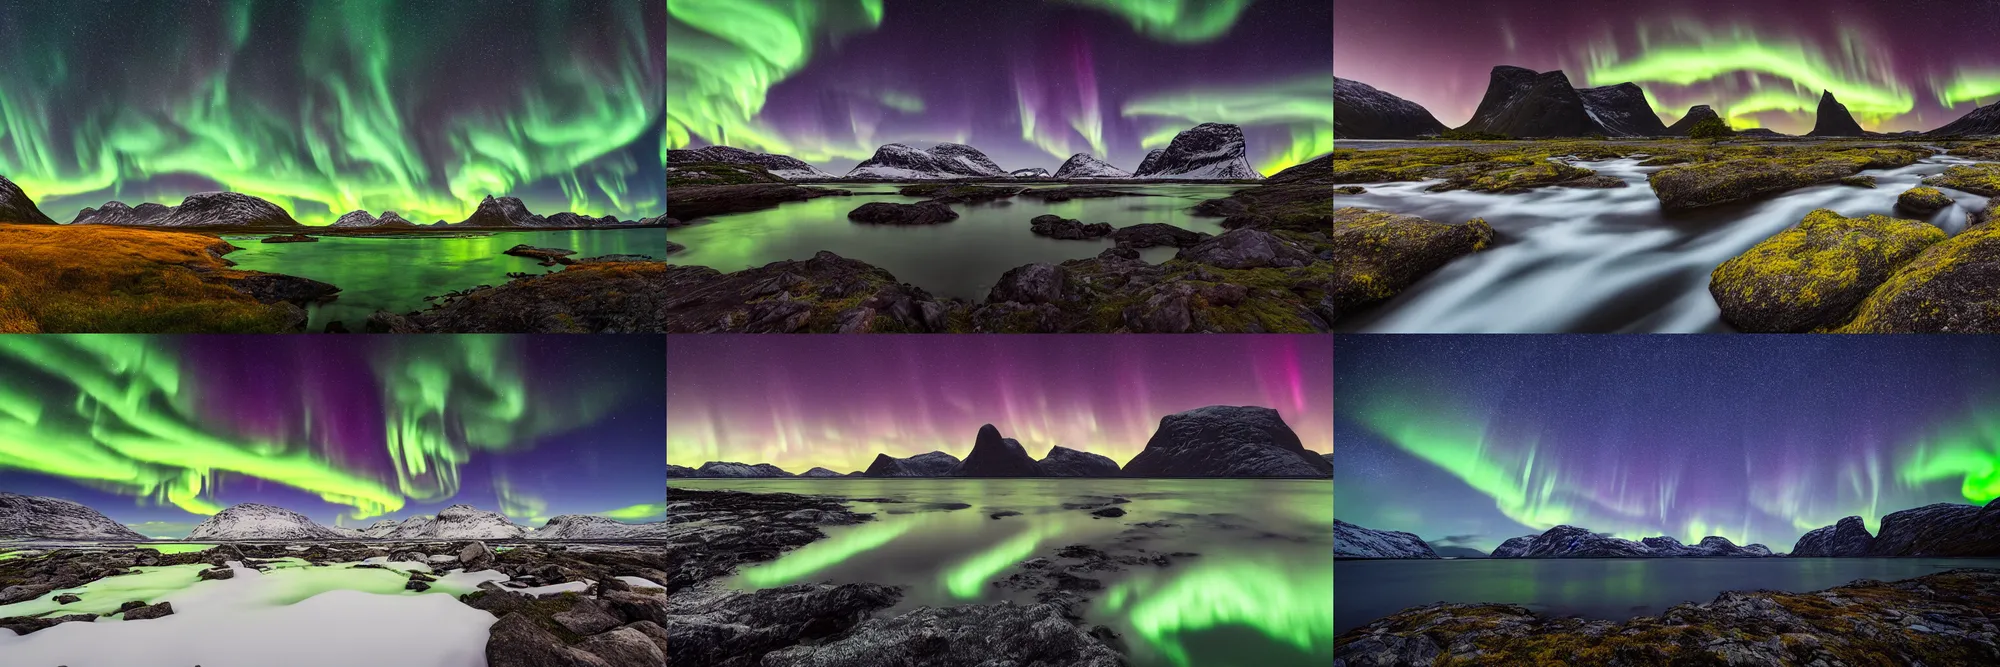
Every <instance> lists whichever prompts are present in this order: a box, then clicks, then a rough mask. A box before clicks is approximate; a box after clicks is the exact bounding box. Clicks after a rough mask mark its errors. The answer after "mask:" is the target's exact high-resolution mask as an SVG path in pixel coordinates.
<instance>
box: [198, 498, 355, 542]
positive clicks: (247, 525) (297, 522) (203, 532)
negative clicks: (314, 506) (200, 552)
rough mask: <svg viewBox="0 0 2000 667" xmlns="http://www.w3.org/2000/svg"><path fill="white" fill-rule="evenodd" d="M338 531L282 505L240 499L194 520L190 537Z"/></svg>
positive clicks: (313, 536)
mask: <svg viewBox="0 0 2000 667" xmlns="http://www.w3.org/2000/svg"><path fill="white" fill-rule="evenodd" d="M345 537H346V536H344V535H341V534H340V533H339V532H338V531H335V530H333V529H331V528H328V527H326V526H322V525H319V524H317V523H313V520H312V519H308V518H306V515H304V514H300V513H298V512H294V511H291V510H288V509H285V508H283V507H272V506H270V505H260V504H257V503H243V504H241V505H237V506H235V507H231V508H229V509H226V510H222V511H221V512H217V513H216V514H215V516H212V517H209V518H208V520H206V521H203V522H201V523H199V524H196V525H195V527H194V531H193V532H190V533H188V539H190V540H338V539H343V538H345Z"/></svg>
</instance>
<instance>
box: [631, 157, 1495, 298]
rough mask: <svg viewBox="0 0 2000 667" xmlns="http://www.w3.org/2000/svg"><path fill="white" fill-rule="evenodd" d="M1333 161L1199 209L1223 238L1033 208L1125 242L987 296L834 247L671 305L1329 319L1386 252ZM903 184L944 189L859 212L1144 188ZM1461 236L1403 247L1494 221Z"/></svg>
mask: <svg viewBox="0 0 2000 667" xmlns="http://www.w3.org/2000/svg"><path fill="white" fill-rule="evenodd" d="M738 167H742V165H738ZM753 167H754V166H753ZM749 170H750V171H753V172H754V171H755V169H754V168H751V169H749ZM1331 173H1332V160H1331V158H1330V157H1322V158H1320V159H1318V160H1314V161H1311V162H1308V163H1306V164H1302V165H1299V166H1296V167H1293V168H1291V169H1288V170H1286V171H1284V172H1282V173H1279V174H1277V175H1275V176H1272V177H1271V178H1269V179H1266V180H1265V181H1264V182H1262V183H1260V184H1258V185H1256V186H1254V187H1248V188H1245V189H1243V190H1240V191H1238V192H1237V193H1236V194H1234V195H1232V196H1230V197H1226V198H1223V199H1218V200H1214V201H1210V202H1205V203H1203V204H1202V205H1200V206H1197V207H1196V208H1195V209H1194V212H1195V213H1196V214H1197V215H1206V216H1212V217H1220V218H1223V221H1222V226H1223V227H1224V228H1227V229H1229V230H1230V231H1228V232H1225V233H1223V234H1220V235H1216V236H1208V235H1204V234H1197V233H1195V232H1190V231H1187V230H1183V229H1178V228H1175V227H1172V226H1170V225H1163V224H1145V225H1133V226H1130V227H1126V228H1122V229H1115V230H1114V229H1109V228H1108V225H1106V226H1097V225H1101V224H1102V223H1091V224H1085V223H1083V222H1082V221H1078V220H1067V219H1062V218H1059V217H1056V218H1051V217H1047V216H1044V217H1041V218H1035V219H1032V220H1029V219H1024V220H1023V223H1024V224H1023V227H1022V230H1021V233H1022V234H1041V235H1044V236H1050V237H1053V238H1061V239H1090V238H1103V237H1108V238H1110V239H1111V240H1112V241H1114V242H1115V246H1114V247H1112V248H1108V249H1106V250H1105V251H1104V252H1102V253H1100V254H1099V255H1098V256H1097V257H1093V258H1090V259H1082V260H1071V261H1066V262H1061V263H1036V264H1028V265H1024V266H1020V267H1016V268H1014V269H1011V270H1009V271H1007V272H1006V273H1005V274H1004V275H1002V276H1001V277H1000V278H999V281H998V283H997V284H996V285H995V286H994V287H993V288H992V289H991V290H990V291H989V292H988V294H987V296H986V298H985V299H984V300H983V301H980V302H977V303H975V302H971V301H967V300H963V299H945V298H938V297H935V296H933V295H931V294H930V293H929V292H926V291H924V290H923V289H922V288H920V287H917V286H914V285H910V284H908V283H903V282H901V281H899V280H897V279H896V277H895V276H894V275H892V274H890V273H889V272H888V271H885V270H883V269H881V268H879V267H875V266H872V265H869V264H867V263H865V262H861V261H858V260H853V259H849V258H845V257H841V256H839V255H836V254H834V253H831V252H820V253H818V254H817V255H814V256H813V257H812V258H810V259H805V260H793V261H784V262H775V263H772V264H769V265H765V266H762V267H758V268H753V269H746V270H743V271H737V272H734V273H722V272H720V271H716V270H714V269H711V268H707V267H698V266H669V267H668V269H667V279H666V282H667V285H668V288H669V289H668V290H666V293H667V294H670V295H672V296H669V297H668V298H667V301H666V304H665V309H666V313H665V318H666V327H667V331H668V332H669V333H719V332H735V333H836V332H837V333H870V332H881V333H896V332H902V333H967V332H993V333H1057V332H1133V333H1192V332H1237V333H1243V332H1295V333H1310V332H1323V331H1328V330H1331V328H1332V326H1333V322H1334V321H1335V320H1338V319H1339V318H1340V315H1341V313H1342V311H1343V310H1344V309H1345V308H1346V307H1348V304H1349V302H1351V301H1353V299H1352V298H1350V297H1349V296H1347V295H1348V294H1349V293H1352V292H1355V291H1357V288H1356V287H1355V286H1354V285H1353V284H1352V283H1353V282H1354V281H1356V280H1364V279H1365V278H1356V277H1354V276H1351V275H1348V273H1350V271H1349V270H1348V269H1346V268H1344V267H1345V266H1346V264H1344V263H1343V260H1345V259H1347V258H1349V257H1350V256H1352V255H1355V254H1357V253H1373V252H1375V251H1373V250H1371V249H1369V248H1368V247H1366V244H1368V243H1370V242H1371V241H1372V238H1368V237H1363V236H1361V235H1350V236H1346V237H1343V236H1342V235H1341V233H1340V231H1339V230H1338V229H1337V228H1338V227H1340V225H1336V224H1334V223H1335V222H1336V215H1335V212H1334V211H1333V209H1332V207H1331V203H1330V202H1329V201H1328V197H1327V193H1328V191H1329V190H1328V187H1330V186H1329V184H1327V183H1326V182H1325V181H1326V178H1327V177H1328V175H1329V174H1331ZM753 176H754V177H756V178H770V179H774V180H781V179H776V177H770V176H764V175H753ZM833 194H844V193H836V192H833V191H826V190H819V189H814V188H805V187H801V186H796V185H790V184H787V183H772V182H751V183H742V184H734V185H726V184H725V185H709V186H703V187H676V188H669V190H668V203H667V206H668V209H669V210H670V211H673V214H674V215H676V216H684V215H688V213H687V212H688V211H697V212H699V211H740V210H755V209H756V208H760V207H769V206H776V205H778V204H779V203H782V202H784V201H793V200H796V199H797V198H805V197H818V196H830V195H833ZM905 194H908V195H912V196H926V197H931V198H932V199H930V200H928V201H926V202H921V203H918V204H896V205H888V204H883V205H878V204H869V205H866V206H863V207H860V208H857V209H856V210H855V214H856V215H857V216H859V217H857V218H856V220H857V221H858V222H860V223H866V224H950V222H949V218H950V217H955V214H952V215H950V216H947V215H946V214H947V213H950V210H949V208H948V207H947V206H945V205H946V204H948V203H955V202H964V201H987V200H992V199H1004V198H1008V197H1014V196H1024V197H1029V198H1042V199H1044V200H1048V201H1060V200H1062V199H1070V198H1076V197H1101V196H1133V195H1130V194H1129V193H1122V192H1118V191H1116V190H1111V189H1106V188H1085V187H1071V188H1058V189H1053V190H1028V189H1024V188H1015V187H1004V188H1002V187H990V186H972V185H964V184H924V185H921V186H912V187H910V188H906V189H905ZM684 219H685V218H684ZM668 224H669V226H673V225H674V222H673V221H669V223H668ZM1480 227H1483V223H1482V224H1481V225H1480ZM1418 231H1420V232H1421V231H1424V230H1418ZM1385 233H1387V232H1385ZM1464 236H1465V237H1464V238H1458V237H1453V238H1450V239H1440V240H1435V241H1426V240H1418V241H1416V244H1417V245H1419V246H1421V247H1419V248H1416V249H1403V248H1401V247H1399V248H1397V249H1395V250H1393V251H1391V252H1398V253H1405V254H1407V253H1433V254H1450V253H1454V252H1455V253H1458V254H1463V253H1464V252H1471V251H1472V250H1475V249H1477V248H1478V247H1483V244H1484V240H1482V239H1485V238H1490V236H1491V231H1490V229H1488V230H1486V231H1485V232H1484V235H1483V236H1482V235H1481V234H1480V232H1479V231H1478V230H1477V229H1472V230H1471V233H1469V234H1467V235H1464ZM1154 246H1168V247H1175V248H1179V251H1178V252H1177V253H1176V254H1175V256H1174V258H1173V259H1170V260H1168V261H1166V262H1162V263H1160V264H1149V263H1147V262H1145V261H1142V260H1141V259H1139V257H1140V254H1139V250H1140V249H1141V248H1147V247H1154ZM1447 246H1448V247H1447ZM1376 254H1380V253H1376ZM1397 270H1399V271H1401V270H1402V269H1397ZM1363 291H1365V290H1363Z"/></svg>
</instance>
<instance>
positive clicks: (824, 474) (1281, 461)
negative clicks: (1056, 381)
mask: <svg viewBox="0 0 2000 667" xmlns="http://www.w3.org/2000/svg"><path fill="white" fill-rule="evenodd" d="M667 476H668V477H670V478H781V477H795V476H796V477H812V478H828V477H1148V478H1177V477H1297V478H1330V477H1332V476H1333V456H1332V455H1331V454H1324V455H1322V454H1318V453H1315V452H1313V451H1311V450H1308V449H1306V448H1305V446H1304V445H1302V444H1300V442H1299V436H1298V434H1297V433H1294V432H1293V431H1292V429H1291V427H1290V426H1288V425H1286V424H1285V421H1284V419H1283V418H1282V417H1280V416H1279V415H1278V411H1276V410H1272V409H1270V408H1262V407H1255V406H1229V405H1213V406H1209V407H1205V408H1196V409H1194V410H1189V411H1186V412H1180V413H1176V414H1172V415H1167V416H1166V417H1163V418H1161V419H1160V426H1159V429H1158V430H1157V431H1155V432H1154V434H1153V437H1152V439H1150V440H1148V441H1147V442H1146V448H1145V449H1144V450H1142V451H1140V452H1139V455H1138V456H1135V457H1132V460H1131V461H1127V462H1126V463H1125V465H1124V466H1123V467H1122V468H1121V467H1120V466H1119V465H1118V463H1117V462H1115V461H1112V460H1111V459H1110V458H1107V457H1104V456H1100V455H1097V454H1092V453H1089V452H1082V451H1077V450H1074V449H1069V448H1066V447H1055V448H1053V449H1050V450H1049V453H1048V455H1046V456H1043V457H1042V459H1041V460H1039V461H1037V460H1035V459H1034V458H1032V457H1030V456H1028V452H1027V450H1026V449H1025V448H1023V447H1022V446H1021V443H1020V442H1019V441H1016V440H1015V439H1013V438H1005V437H1001V435H1000V429H998V428H995V427H994V426H993V425H992V424H986V425H984V426H981V427H979V433H978V434H977V435H975V436H974V437H973V441H972V450H971V451H970V453H968V454H966V456H965V458H964V459H963V460H960V459H959V458H958V457H956V456H952V455H951V454H948V453H945V452H927V453H924V454H918V455H916V456H912V457H909V458H900V459H899V458H896V457H893V456H889V455H888V454H877V455H876V456H875V460H874V461H873V462H872V463H870V464H869V465H868V469H867V470H865V471H854V472H849V473H846V474H844V475H843V474H841V473H838V472H835V471H832V470H827V469H825V468H813V469H812V470H808V471H806V472H805V473H804V474H801V475H793V474H792V473H790V472H787V471H785V470H784V469H782V468H779V467H777V466H774V465H771V464H769V463H759V464H756V465H747V464H742V463H731V462H726V461H711V462H708V463H705V464H702V466H701V467H700V468H689V467H686V466H677V465H669V466H667Z"/></svg>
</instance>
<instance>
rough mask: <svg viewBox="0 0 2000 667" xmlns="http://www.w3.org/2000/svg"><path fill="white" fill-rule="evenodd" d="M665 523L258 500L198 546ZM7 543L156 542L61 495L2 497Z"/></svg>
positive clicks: (543, 535) (555, 536)
mask: <svg viewBox="0 0 2000 667" xmlns="http://www.w3.org/2000/svg"><path fill="white" fill-rule="evenodd" d="M665 531H666V524H665V523H636V524H635V523H621V522H618V521H613V520H611V519H607V518H604V517H601V516H592V515H584V514H565V515H562V516H557V517H554V518H551V519H549V520H548V522H547V523H546V524H544V525H543V526H542V527H541V528H540V529H531V528H528V527H526V526H520V525H516V524H515V523H513V522H512V521H509V520H508V519H507V517H506V516H505V515H502V514H500V513H498V512H488V511H485V510H481V509H478V508H475V507H473V506H471V505H452V506H450V507H447V508H444V509H443V510H441V511H439V512H438V513H437V514H436V515H435V516H430V515H424V516H415V517H410V518H407V519H404V520H402V521H395V520H391V519H383V520H381V521H377V522H375V524H374V525H372V526H369V527H368V528H366V529H362V530H356V529H353V528H342V527H338V526H323V525H320V524H318V523H315V522H314V521H313V520H312V519H310V518H308V517H306V516H305V515H303V514H300V513H298V512H294V511H291V510H288V509H285V508H282V507H275V506H271V505H263V504H258V503H244V504H241V505H235V506H231V507H229V508H228V509H224V510H222V511H221V512H217V513H216V514H215V515H214V516H211V517H208V518H207V519H206V520H204V521H202V522H201V523H199V524H196V525H195V527H194V530H193V531H190V532H189V533H188V536H187V539H188V540H190V541H217V542H231V541H245V542H247V541H314V540H385V541H420V540H520V539H528V540H643V539H651V538H656V537H664V536H665ZM0 539H38V540H78V541H107V542H121V541H135V542H136V541H146V540H149V539H151V538H148V537H146V536H144V535H140V534H139V533H136V532H133V531H132V530H131V529H130V528H126V527H125V526H124V525H121V524H119V523H118V522H116V521H113V520H112V519H111V518H110V517H107V516H104V514H103V513H101V512H98V511H97V510H94V509H91V508H89V507H86V506H84V505H82V504H78V503H74V502H70V501H67V500H63V499H60V498H47V497H41V496H24V495H20V494H15V493H6V492H0Z"/></svg>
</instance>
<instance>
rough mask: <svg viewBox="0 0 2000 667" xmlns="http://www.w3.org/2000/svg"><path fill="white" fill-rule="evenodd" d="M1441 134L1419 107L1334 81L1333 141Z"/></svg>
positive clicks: (1441, 125)
mask: <svg viewBox="0 0 2000 667" xmlns="http://www.w3.org/2000/svg"><path fill="white" fill-rule="evenodd" d="M1444 130H1445V127H1444V123H1440V122H1438V119H1437V117H1435V116H1432V115H1431V112H1430V111H1429V110H1427V109H1425V108H1424V107H1423V106H1422V105H1419V104H1417V103H1415V102H1411V101H1409V100H1406V99H1403V98H1400V97H1397V96H1395V95H1392V94H1389V93H1387V92H1383V91H1381V90H1377V89H1376V88H1375V87H1374V86H1370V85H1368V84H1365V83H1362V82H1360V81H1354V80H1351V79H1342V78H1340V77H1334V78H1333V138H1335V139H1412V138H1416V137H1421V136H1424V135H1431V134H1438V133H1441V132H1444ZM1147 159H1148V160H1151V159H1153V158H1152V156H1151V155H1148V156H1147ZM1140 169H1142V170H1143V169H1145V166H1144V165H1141V166H1140Z"/></svg>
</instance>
